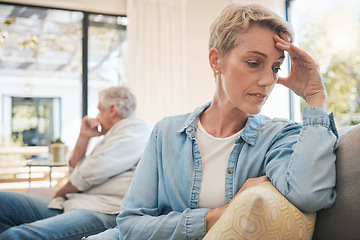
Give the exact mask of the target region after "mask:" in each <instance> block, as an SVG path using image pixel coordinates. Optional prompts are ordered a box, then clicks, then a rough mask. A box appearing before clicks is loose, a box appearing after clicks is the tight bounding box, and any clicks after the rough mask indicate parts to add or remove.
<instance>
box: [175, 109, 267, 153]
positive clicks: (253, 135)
mask: <svg viewBox="0 0 360 240" xmlns="http://www.w3.org/2000/svg"><path fill="white" fill-rule="evenodd" d="M210 105H211V102H208V103H206V104H205V105H203V106H201V107H198V108H196V109H195V110H194V111H193V112H192V113H191V114H190V115H189V117H188V118H187V119H186V121H185V124H184V125H183V126H182V128H181V129H179V130H178V131H176V132H178V133H182V132H185V133H186V135H187V136H188V137H189V138H190V139H192V140H194V139H195V133H196V127H197V120H198V119H199V117H200V115H201V114H202V113H203V112H204V111H205V110H206V109H207V108H208V107H209V106H210ZM260 118H261V115H260V114H256V115H249V117H248V119H247V121H246V124H245V127H244V131H243V132H242V133H241V134H240V136H239V137H238V138H237V139H236V142H235V143H239V142H240V138H242V139H243V140H244V141H245V142H247V143H248V144H250V145H252V146H255V145H256V141H257V139H258V135H259V129H260V127H261V121H260Z"/></svg>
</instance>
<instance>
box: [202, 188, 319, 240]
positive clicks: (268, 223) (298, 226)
mask: <svg viewBox="0 0 360 240" xmlns="http://www.w3.org/2000/svg"><path fill="white" fill-rule="evenodd" d="M315 218H316V214H315V213H308V214H304V213H302V212H301V211H300V210H298V209H297V208H296V207H295V206H294V205H292V204H291V203H290V202H289V201H288V200H287V199H286V198H285V197H284V196H283V195H281V194H280V193H279V192H278V191H277V190H276V188H275V187H274V186H273V185H272V184H271V183H270V182H264V183H261V184H259V185H257V186H255V187H252V188H249V189H247V190H246V191H244V192H242V193H241V194H239V195H238V196H237V197H236V198H235V199H234V200H233V202H232V203H231V204H230V205H229V207H228V208H227V209H226V211H225V212H224V213H223V215H222V216H221V217H220V218H219V220H218V221H217V222H216V223H215V225H214V226H213V227H212V228H211V229H210V231H209V232H208V233H207V234H206V236H205V237H204V240H221V239H224V240H225V239H226V240H230V239H251V240H254V239H264V240H265V239H266V240H268V239H279V240H283V239H311V238H312V235H313V232H314V226H315Z"/></svg>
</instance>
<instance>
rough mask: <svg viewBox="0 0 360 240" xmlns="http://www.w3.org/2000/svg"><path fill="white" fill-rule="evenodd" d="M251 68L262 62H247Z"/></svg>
mask: <svg viewBox="0 0 360 240" xmlns="http://www.w3.org/2000/svg"><path fill="white" fill-rule="evenodd" d="M246 63H247V64H248V65H249V66H250V67H251V68H257V67H258V66H259V65H260V64H259V63H257V62H246Z"/></svg>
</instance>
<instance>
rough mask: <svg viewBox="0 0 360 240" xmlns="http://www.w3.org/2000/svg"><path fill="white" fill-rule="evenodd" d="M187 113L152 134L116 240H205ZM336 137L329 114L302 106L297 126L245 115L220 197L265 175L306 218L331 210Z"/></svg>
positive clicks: (196, 155)
mask: <svg viewBox="0 0 360 240" xmlns="http://www.w3.org/2000/svg"><path fill="white" fill-rule="evenodd" d="M208 106H209V104H207V105H205V106H203V107H200V108H198V109H196V110H195V111H194V112H193V113H191V114H186V115H181V116H175V117H168V118H165V119H163V120H162V121H160V122H159V123H158V124H157V125H156V126H155V128H154V130H153V133H152V135H151V138H150V140H149V142H148V145H147V147H146V149H145V152H144V154H143V157H142V159H141V160H140V163H139V165H138V167H137V169H136V171H135V176H134V178H133V181H132V184H131V186H130V189H129V191H128V193H127V195H126V196H125V198H124V199H123V201H122V207H121V213H120V214H119V215H118V217H117V224H118V227H119V232H120V239H196V238H202V237H203V236H204V235H205V233H206V214H207V212H208V211H209V209H206V208H198V197H199V191H200V185H201V179H202V161H201V155H200V151H199V147H198V144H197V142H196V139H195V131H196V125H197V119H198V118H199V116H200V115H201V113H202V112H203V111H204V110H205V109H206V108H207V107H208ZM336 143H337V131H336V128H335V125H334V121H333V116H332V114H330V115H328V114H327V113H326V112H325V111H323V110H322V109H318V108H312V107H306V108H305V109H304V112H303V124H298V123H294V122H292V121H290V120H285V119H269V118H268V117H265V116H263V115H260V114H257V115H251V116H249V118H248V121H247V123H246V125H245V127H244V130H243V132H242V133H241V135H240V137H239V138H238V139H237V140H236V142H235V147H234V149H233V151H232V152H231V154H230V157H229V160H228V165H227V171H226V179H225V191H226V193H225V198H226V202H229V201H230V200H231V199H232V198H233V197H234V195H235V194H236V193H237V192H238V190H239V189H240V188H241V187H242V186H243V184H244V183H245V181H246V180H247V179H248V178H254V177H259V176H262V175H267V176H268V178H269V179H270V180H271V182H272V183H273V185H274V186H275V187H276V188H277V189H278V190H279V191H280V192H281V193H282V194H283V195H284V196H285V197H286V198H287V199H288V200H289V201H290V202H292V203H293V204H294V205H295V206H297V207H298V208H300V209H301V210H302V211H305V212H314V211H317V210H319V209H321V208H326V207H330V206H331V205H332V204H333V203H334V201H335V198H336V192H335V180H336V173H335V160H336V157H335V149H336V147H337V144H336Z"/></svg>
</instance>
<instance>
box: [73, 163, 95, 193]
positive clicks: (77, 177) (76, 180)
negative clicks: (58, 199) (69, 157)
mask: <svg viewBox="0 0 360 240" xmlns="http://www.w3.org/2000/svg"><path fill="white" fill-rule="evenodd" d="M69 181H70V182H71V184H72V185H74V186H75V187H76V188H77V189H79V191H85V190H87V189H89V188H90V187H91V184H90V183H88V182H87V181H86V180H85V178H84V177H83V176H82V174H81V173H80V171H79V168H74V170H73V171H72V173H71V175H70V177H69Z"/></svg>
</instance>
